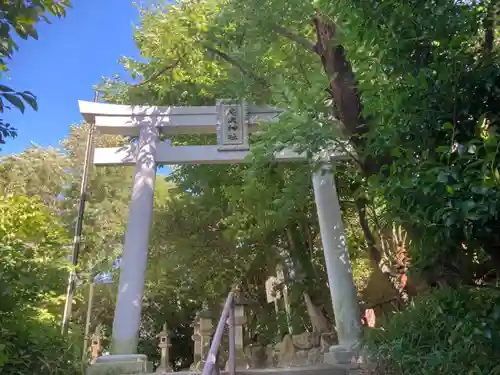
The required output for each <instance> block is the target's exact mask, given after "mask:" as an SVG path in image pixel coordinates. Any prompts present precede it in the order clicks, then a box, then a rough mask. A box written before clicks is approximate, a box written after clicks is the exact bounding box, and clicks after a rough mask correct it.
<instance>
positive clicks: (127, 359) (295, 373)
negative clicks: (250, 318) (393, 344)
mask: <svg viewBox="0 0 500 375" xmlns="http://www.w3.org/2000/svg"><path fill="white" fill-rule="evenodd" d="M152 367H153V366H152V363H151V362H148V361H147V357H146V356H145V355H140V354H131V355H110V356H103V357H100V358H99V359H98V360H97V361H96V363H94V364H93V365H91V366H89V367H88V368H87V370H86V371H85V373H86V375H146V374H148V375H153V374H155V375H201V374H202V372H201V371H179V372H156V373H153V372H151V371H152ZM358 374H359V369H358V366H357V365H350V364H346V365H341V364H335V365H333V364H326V363H323V364H317V365H304V366H294V367H289V368H269V369H249V370H236V375H358ZM219 375H229V372H228V371H221V372H220V374H219Z"/></svg>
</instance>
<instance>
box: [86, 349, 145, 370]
mask: <svg viewBox="0 0 500 375" xmlns="http://www.w3.org/2000/svg"><path fill="white" fill-rule="evenodd" d="M151 372H153V363H152V362H148V357H146V356H145V355H143V354H116V355H106V356H102V357H99V358H97V361H96V362H95V363H94V364H92V365H90V366H89V367H88V368H87V370H86V371H85V375H127V374H147V373H151Z"/></svg>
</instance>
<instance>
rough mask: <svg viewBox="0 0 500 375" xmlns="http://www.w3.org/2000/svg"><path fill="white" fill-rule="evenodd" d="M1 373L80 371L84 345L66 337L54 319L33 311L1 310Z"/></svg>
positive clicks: (47, 374) (66, 374) (35, 374)
mask: <svg viewBox="0 0 500 375" xmlns="http://www.w3.org/2000/svg"><path fill="white" fill-rule="evenodd" d="M0 317H1V321H0V373H1V374H2V375H19V374H23V375H24V374H26V375H28V374H32V375H77V374H81V355H82V354H81V353H82V352H81V349H80V346H79V345H75V344H74V342H76V340H75V339H74V338H72V337H71V336H69V337H68V336H66V337H63V336H62V335H61V333H60V327H59V325H58V324H57V323H56V322H55V321H50V320H44V319H42V318H41V317H40V316H37V315H35V314H34V313H31V314H30V313H24V314H21V313H20V312H19V311H17V312H16V314H15V315H14V314H11V315H10V316H7V314H0Z"/></svg>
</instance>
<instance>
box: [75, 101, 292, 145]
mask: <svg viewBox="0 0 500 375" xmlns="http://www.w3.org/2000/svg"><path fill="white" fill-rule="evenodd" d="M78 105H79V108H80V113H81V114H82V115H83V117H84V118H85V120H86V121H87V122H89V123H93V124H94V125H95V127H96V129H98V130H99V132H100V133H101V134H116V135H124V136H138V135H139V128H140V124H141V122H142V121H147V120H148V119H152V120H154V121H155V122H156V123H157V124H158V130H159V133H160V134H165V135H175V134H207V133H212V134H214V133H217V126H218V124H219V122H220V118H221V111H224V110H225V109H227V108H230V107H234V108H236V107H238V108H241V111H240V113H239V115H240V116H242V120H243V121H244V123H245V124H247V129H246V130H248V132H252V131H255V130H256V128H257V125H258V124H259V123H269V122H276V121H277V120H278V118H279V116H280V114H281V113H283V110H280V109H277V108H273V107H265V106H254V105H248V104H246V103H245V102H243V101H236V100H226V99H224V100H218V101H217V105H216V106H197V107H157V106H129V105H119V104H106V103H95V102H87V101H78Z"/></svg>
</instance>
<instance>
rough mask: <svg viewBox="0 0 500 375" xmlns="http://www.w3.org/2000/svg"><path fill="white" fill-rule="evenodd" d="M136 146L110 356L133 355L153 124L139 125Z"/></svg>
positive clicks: (152, 173)
mask: <svg viewBox="0 0 500 375" xmlns="http://www.w3.org/2000/svg"><path fill="white" fill-rule="evenodd" d="M140 126H141V130H140V136H139V147H138V150H137V163H136V167H135V177H134V185H133V188H132V199H131V202H130V211H129V217H128V225H127V231H126V233H125V244H124V248H123V255H122V260H121V264H120V283H119V285H118V296H117V301H116V310H115V317H114V321H113V347H112V349H113V354H136V352H137V341H138V334H139V328H140V323H141V307H142V297H143V292H144V278H145V273H146V266H147V257H148V244H149V232H150V227H151V216H152V214H153V198H154V184H155V178H156V160H155V157H156V142H157V140H158V131H157V129H156V123H155V122H152V121H151V120H149V121H144V122H141V124H140Z"/></svg>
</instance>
